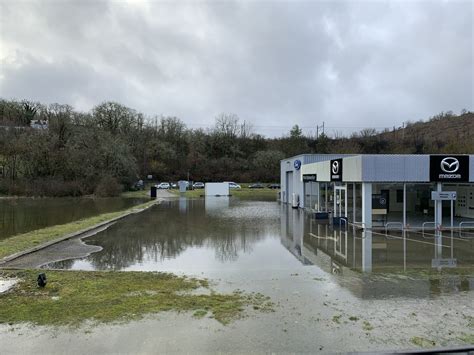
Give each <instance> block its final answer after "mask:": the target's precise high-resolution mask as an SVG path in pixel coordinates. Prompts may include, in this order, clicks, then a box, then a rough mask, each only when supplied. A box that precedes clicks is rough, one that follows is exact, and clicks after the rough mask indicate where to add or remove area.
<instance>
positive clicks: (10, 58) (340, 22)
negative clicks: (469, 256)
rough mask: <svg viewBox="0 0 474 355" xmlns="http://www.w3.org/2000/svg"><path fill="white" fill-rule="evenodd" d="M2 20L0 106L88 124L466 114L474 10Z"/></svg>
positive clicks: (349, 5)
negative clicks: (43, 110)
mask: <svg viewBox="0 0 474 355" xmlns="http://www.w3.org/2000/svg"><path fill="white" fill-rule="evenodd" d="M0 10H1V15H0V21H1V22H2V24H1V27H0V30H1V33H0V45H1V46H2V47H0V48H3V49H4V50H3V51H2V53H1V54H0V56H1V59H2V67H1V72H0V95H1V96H3V97H21V98H29V99H35V100H41V101H44V102H64V103H69V104H72V105H75V106H76V105H77V106H76V107H78V108H79V109H84V110H88V109H90V108H91V107H92V106H93V105H95V104H97V103H99V102H100V101H102V100H106V99H113V100H118V101H120V102H123V103H124V104H126V105H129V106H131V107H133V108H135V109H137V110H140V111H143V112H145V113H147V114H149V115H151V114H164V115H176V116H179V117H181V118H182V119H183V120H184V121H185V122H186V123H188V124H190V125H193V124H208V125H211V124H212V123H213V119H214V117H215V116H216V115H217V114H218V113H220V112H234V113H236V114H238V115H239V116H240V117H241V118H242V119H246V120H250V121H251V122H252V123H253V124H254V125H256V126H258V127H257V129H258V131H260V132H262V133H265V134H268V135H274V134H281V133H282V132H285V131H288V130H289V128H287V127H289V126H291V125H293V124H295V123H297V124H299V125H300V126H304V127H314V126H315V125H316V124H318V123H319V124H321V123H322V122H323V121H325V122H326V125H327V126H330V127H331V126H333V127H342V128H340V129H339V128H338V130H340V131H343V132H344V133H349V132H350V131H352V130H354V129H356V128H358V127H385V126H388V127H391V126H393V125H400V124H401V122H402V121H406V120H408V119H412V120H413V119H420V118H427V117H428V116H430V115H433V114H436V113H438V112H440V111H442V110H443V111H446V110H454V111H459V110H461V109H462V108H467V109H471V110H472V109H473V106H474V105H473V42H474V34H473V27H472V23H473V10H472V5H471V4H470V2H469V1H457V2H442V1H430V2H426V1H420V2H402V1H386V2H377V3H376V2H355V1H350V2H348V1H336V2H324V1H314V2H310V1H308V2H281V1H279V2H276V1H275V2H247V1H245V2H244V1H243V2H229V1H226V2H180V3H179V4H177V3H174V2H153V1H151V2H145V3H142V4H133V3H125V2H116V1H111V2H92V1H91V2H89V1H87V2H67V3H64V2H59V1H47V2H41V5H39V4H38V3H36V5H34V6H32V4H31V3H30V2H14V1H1V0H0ZM20 18H22V19H23V20H22V21H19V19H20ZM46 84H47V85H46ZM282 126H283V127H284V128H280V127H282ZM344 127H346V128H344ZM308 130H311V129H310V128H308V129H307V131H308ZM313 130H314V129H313Z"/></svg>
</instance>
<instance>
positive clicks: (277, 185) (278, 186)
mask: <svg viewBox="0 0 474 355" xmlns="http://www.w3.org/2000/svg"><path fill="white" fill-rule="evenodd" d="M267 187H268V188H269V189H278V190H279V189H280V184H269V185H268V186H267Z"/></svg>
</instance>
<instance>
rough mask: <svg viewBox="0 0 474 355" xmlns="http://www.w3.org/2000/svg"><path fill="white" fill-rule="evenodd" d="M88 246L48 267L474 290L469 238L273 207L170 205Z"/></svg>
mask: <svg viewBox="0 0 474 355" xmlns="http://www.w3.org/2000/svg"><path fill="white" fill-rule="evenodd" d="M85 241H86V243H87V244H88V245H93V246H98V247H100V248H102V250H101V251H99V252H94V253H92V254H91V255H90V256H88V257H86V258H81V259H72V260H65V261H62V262H58V263H53V264H49V265H47V267H54V268H66V269H81V270H141V271H170V272H179V273H186V274H194V273H199V274H203V273H204V274H211V273H212V274H215V273H216V272H217V273H226V272H245V271H246V270H259V271H261V272H263V271H264V270H276V269H288V270H291V269H298V268H305V269H311V268H318V269H321V270H324V271H325V272H327V273H330V274H335V275H341V276H342V275H362V274H364V273H365V274H366V273H367V272H372V273H388V272H390V273H404V272H406V273H414V272H415V273H416V272H425V273H426V272H433V271H440V272H441V271H442V272H441V273H442V274H449V275H450V277H454V276H453V275H458V277H459V281H458V283H459V285H458V286H459V288H462V289H466V290H468V289H471V288H472V287H473V284H472V282H473V280H472V279H470V278H469V277H468V276H467V275H470V274H471V273H472V269H473V266H474V265H473V264H474V233H472V232H468V231H464V232H462V233H461V234H460V233H458V232H452V233H451V232H444V233H443V234H442V237H441V238H437V237H435V235H434V234H433V231H431V232H430V231H426V232H425V233H422V232H421V231H410V232H406V233H401V232H400V231H388V233H385V232H383V231H373V232H371V233H370V235H368V234H367V235H366V233H364V232H362V231H361V230H360V229H357V228H356V227H354V226H343V227H342V228H338V227H334V226H332V225H331V224H329V223H327V222H326V221H319V222H318V221H317V220H315V219H314V218H311V216H310V215H309V214H307V213H304V212H302V211H300V210H294V209H291V208H289V207H288V206H286V205H279V204H278V203H276V202H273V201H251V200H239V199H232V198H231V199H224V198H220V199H219V198H217V199H208V200H204V199H195V200H191V199H190V200H187V199H181V200H174V201H166V202H164V203H162V204H161V205H159V206H156V207H154V208H152V209H150V210H148V211H145V212H143V213H141V214H138V215H134V216H130V217H128V218H127V219H125V220H122V221H119V222H118V223H116V224H114V225H112V226H111V227H110V228H108V229H107V230H105V231H103V232H100V233H98V234H96V235H94V236H92V237H90V238H87V239H86V240H85ZM450 282H453V281H452V279H451V281H450Z"/></svg>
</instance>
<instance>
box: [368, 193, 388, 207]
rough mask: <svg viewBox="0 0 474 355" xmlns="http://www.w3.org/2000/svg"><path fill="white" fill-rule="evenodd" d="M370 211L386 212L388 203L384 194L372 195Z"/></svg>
mask: <svg viewBox="0 0 474 355" xmlns="http://www.w3.org/2000/svg"><path fill="white" fill-rule="evenodd" d="M372 209H374V210H379V209H380V210H387V209H388V201H387V196H386V195H385V194H373V195H372Z"/></svg>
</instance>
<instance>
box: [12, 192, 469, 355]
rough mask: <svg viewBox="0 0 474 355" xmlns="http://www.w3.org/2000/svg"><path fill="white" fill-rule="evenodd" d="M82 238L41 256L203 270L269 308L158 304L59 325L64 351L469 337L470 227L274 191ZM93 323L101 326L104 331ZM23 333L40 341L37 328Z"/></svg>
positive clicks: (316, 347) (137, 220) (356, 344)
mask: <svg viewBox="0 0 474 355" xmlns="http://www.w3.org/2000/svg"><path fill="white" fill-rule="evenodd" d="M84 242H85V244H83V247H87V245H88V246H89V248H91V249H90V250H89V252H88V253H86V254H89V255H88V256H86V257H84V256H83V255H84V250H81V251H80V253H79V255H78V256H80V257H78V258H74V257H71V256H69V259H67V260H63V261H59V262H55V263H49V264H45V265H43V267H45V268H64V269H75V270H122V271H128V270H142V271H169V272H173V273H176V274H184V275H189V276H199V277H206V278H208V279H209V280H210V281H211V283H212V284H213V287H214V289H215V290H216V291H219V292H233V291H235V290H244V291H245V292H260V293H262V294H264V295H267V296H270V297H271V299H272V301H273V302H274V303H275V309H274V312H271V313H267V314H252V313H249V315H248V317H246V318H244V319H242V320H238V321H236V322H235V323H232V324H231V325H229V326H222V325H220V324H218V323H217V322H215V320H212V319H209V318H204V319H200V320H198V319H194V318H192V317H190V316H189V315H186V314H179V315H173V314H159V315H157V316H150V317H148V318H147V319H145V320H142V321H134V322H131V323H128V324H125V325H120V326H118V325H117V326H108V325H103V326H99V327H97V328H94V329H92V330H90V331H88V333H87V335H84V334H82V333H81V334H78V333H77V332H75V333H74V334H69V335H68V334H63V333H61V334H59V335H58V338H57V339H55V340H54V341H53V342H59V343H60V344H66V343H67V344H68V347H69V348H68V350H70V351H71V352H78V353H80V352H84V351H91V352H92V351H100V349H102V347H103V346H106V347H109V348H110V346H114V347H116V348H117V347H119V348H120V349H123V351H124V352H133V350H134V349H141V350H142V351H144V352H147V351H152V349H153V346H154V345H153V344H155V346H156V344H158V343H159V344H160V346H162V347H163V349H167V350H169V351H183V352H190V351H191V352H195V351H203V352H208V351H224V352H232V351H236V349H239V351H242V352H247V351H265V352H268V351H280V352H316V351H323V352H340V351H343V352H346V351H366V350H373V351H376V350H394V349H414V348H419V347H420V346H423V347H433V346H434V347H449V346H465V345H466V344H470V343H472V339H473V334H474V311H473V290H474V273H473V266H474V265H473V264H474V238H472V234H470V233H463V234H461V235H459V234H453V235H452V236H451V234H450V233H449V234H446V233H444V234H443V237H442V239H441V246H440V245H439V243H438V242H437V240H436V239H435V237H434V235H432V234H430V233H429V232H427V233H425V234H422V233H420V232H410V233H405V234H403V233H401V232H400V231H392V232H391V233H388V235H385V232H382V231H380V232H375V231H374V232H373V233H372V234H371V235H364V234H362V232H361V231H360V230H358V229H356V228H352V227H350V226H349V228H342V229H341V228H334V227H333V226H331V225H329V224H327V223H325V222H319V223H318V222H317V221H316V220H314V219H313V218H311V216H310V215H309V214H306V213H304V212H303V211H301V210H294V209H291V208H289V207H288V206H285V205H280V204H278V203H277V202H274V201H258V200H245V199H236V198H231V199H213V200H212V199H211V200H207V201H205V200H204V199H175V200H169V201H164V202H163V203H161V204H160V205H157V206H155V207H153V208H151V209H149V210H147V211H144V212H143V213H141V214H137V215H132V216H130V217H128V218H126V219H124V220H121V221H119V222H117V223H115V224H113V225H112V226H110V227H109V228H108V229H106V230H104V231H102V232H100V233H98V234H96V235H93V236H91V237H89V238H86V239H84ZM75 243H76V242H75ZM56 247H60V245H59V244H58V245H57V246H56ZM71 250H73V249H71ZM369 251H370V252H369ZM369 256H370V257H369ZM23 261H24V262H25V263H27V262H28V257H25V259H24V260H23ZM36 262H38V261H36ZM43 263H44V262H43ZM103 334H109V335H110V337H107V339H105V340H103ZM7 338H8V336H7V335H5V334H4V335H3V339H4V340H8V339H7ZM58 339H59V340H58ZM123 339H128V340H127V341H124V340H123ZM24 340H25V342H26V344H30V345H38V346H41V344H43V345H44V341H43V339H42V338H41V337H40V336H33V335H28V336H25V337H24ZM50 340H51V339H50ZM85 343H86V344H89V345H83V344H85ZM101 344H102V345H101ZM104 344H105V345H104ZM84 346H85V348H84ZM147 346H149V347H148V348H147ZM74 349H75V350H74ZM147 349H148V350H147ZM165 351H166V350H165Z"/></svg>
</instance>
